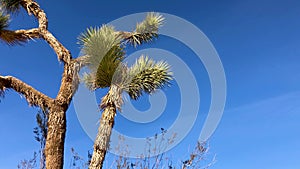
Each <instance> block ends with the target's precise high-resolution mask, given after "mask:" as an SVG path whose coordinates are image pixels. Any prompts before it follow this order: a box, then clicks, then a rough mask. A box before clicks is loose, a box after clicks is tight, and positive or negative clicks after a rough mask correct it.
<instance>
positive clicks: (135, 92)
mask: <svg viewBox="0 0 300 169" xmlns="http://www.w3.org/2000/svg"><path fill="white" fill-rule="evenodd" d="M162 21H163V17H162V16H161V15H158V14H155V13H149V14H148V15H147V17H146V19H145V20H144V21H143V22H141V23H139V24H137V27H136V29H135V30H134V31H133V32H131V33H130V32H118V31H115V30H114V28H113V27H111V26H108V25H103V26H102V27H101V28H90V29H88V30H87V32H86V33H83V34H82V35H81V36H80V38H79V40H80V43H81V44H82V50H83V53H84V54H85V62H86V63H87V64H88V68H89V70H90V72H89V73H88V74H85V76H84V82H85V83H86V85H87V86H88V87H89V88H90V90H95V89H98V88H109V91H108V93H107V94H106V95H105V96H104V97H103V98H102V101H101V104H100V108H101V109H102V110H103V112H102V117H101V119H100V126H99V129H98V134H97V136H96V140H95V142H94V151H93V156H92V159H91V163H90V168H102V165H103V161H104V158H105V154H106V151H107V149H108V148H109V141H110V135H111V131H112V128H113V126H114V117H115V115H116V113H117V110H119V111H121V106H122V104H123V99H122V93H123V92H125V93H128V95H129V96H130V98H132V99H134V100H136V99H138V98H139V97H140V96H141V95H142V94H143V93H147V94H151V93H152V92H154V91H155V90H156V89H158V88H162V87H164V86H165V85H166V84H169V81H170V80H171V79H172V74H171V72H170V71H169V68H170V67H169V65H168V64H167V63H166V62H163V61H160V62H154V61H153V60H151V59H149V58H148V57H147V56H146V57H144V56H141V57H140V58H139V59H137V60H136V62H135V64H133V65H132V66H131V67H129V66H128V65H126V64H125V63H123V62H122V61H123V60H124V55H125V52H124V50H125V47H126V45H127V44H129V45H133V46H137V45H140V44H142V43H144V42H149V41H151V40H152V39H153V38H155V37H157V30H158V27H159V26H161V24H162Z"/></svg>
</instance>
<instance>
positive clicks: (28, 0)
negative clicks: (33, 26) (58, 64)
mask: <svg viewBox="0 0 300 169" xmlns="http://www.w3.org/2000/svg"><path fill="white" fill-rule="evenodd" d="M21 5H22V6H23V8H24V9H25V10H26V11H27V12H28V14H29V15H31V14H33V15H34V16H35V17H36V18H37V19H38V22H39V28H38V30H39V34H40V36H41V37H42V38H43V39H44V40H45V41H47V42H48V44H49V45H50V46H51V47H52V48H53V50H54V51H55V53H56V55H57V57H58V59H59V60H61V61H63V62H64V63H70V61H71V59H72V56H71V53H70V52H69V50H67V49H66V48H65V47H64V46H63V45H62V44H61V43H60V42H59V41H58V40H57V39H56V38H55V37H54V36H53V35H52V33H50V32H49V31H48V19H47V16H46V14H45V12H44V11H43V10H42V9H41V8H40V6H39V5H38V3H37V2H35V1H34V0H23V1H22V2H21Z"/></svg>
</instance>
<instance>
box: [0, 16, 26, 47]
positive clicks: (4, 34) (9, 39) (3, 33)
mask: <svg viewBox="0 0 300 169" xmlns="http://www.w3.org/2000/svg"><path fill="white" fill-rule="evenodd" d="M8 25H9V15H6V14H4V13H3V12H2V11H0V40H1V41H3V42H4V43H6V44H8V45H20V44H22V43H24V42H26V41H27V39H28V38H27V37H26V36H24V35H23V34H21V33H16V32H14V31H10V30H6V29H7V27H8Z"/></svg>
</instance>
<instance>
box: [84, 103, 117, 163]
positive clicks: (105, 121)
mask: <svg viewBox="0 0 300 169" xmlns="http://www.w3.org/2000/svg"><path fill="white" fill-rule="evenodd" d="M115 115H116V106H115V105H114V104H108V105H107V107H106V108H105V109H104V111H103V112H102V117H101V120H100V126H99V128H98V134H97V137H96V140H95V143H94V152H93V156H92V159H91V163H90V166H89V169H101V168H102V167H103V161H104V159H105V154H106V152H107V149H108V148H109V142H110V135H111V131H112V128H113V126H114V118H115Z"/></svg>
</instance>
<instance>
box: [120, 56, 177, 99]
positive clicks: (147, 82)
mask: <svg viewBox="0 0 300 169" xmlns="http://www.w3.org/2000/svg"><path fill="white" fill-rule="evenodd" d="M171 80H172V72H171V71H170V66H169V65H168V64H167V63H166V62H163V61H160V62H157V63H156V62H154V61H153V60H152V59H149V58H148V57H147V56H146V57H144V56H141V57H140V58H139V59H138V60H137V61H136V63H135V64H134V65H133V66H132V67H130V68H129V70H128V78H127V83H126V84H125V89H124V90H125V91H126V92H127V93H128V94H129V96H130V97H131V98H132V99H135V100H136V99H138V98H139V97H140V96H141V95H142V94H143V92H145V93H149V94H151V93H152V92H154V91H155V90H156V89H159V88H163V87H164V86H165V85H167V84H169V83H170V81H171Z"/></svg>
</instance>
